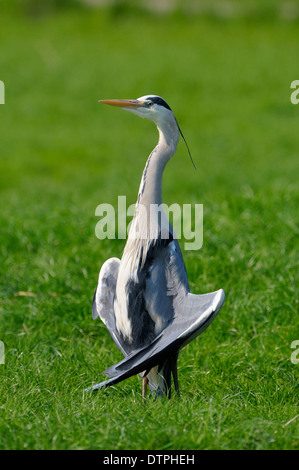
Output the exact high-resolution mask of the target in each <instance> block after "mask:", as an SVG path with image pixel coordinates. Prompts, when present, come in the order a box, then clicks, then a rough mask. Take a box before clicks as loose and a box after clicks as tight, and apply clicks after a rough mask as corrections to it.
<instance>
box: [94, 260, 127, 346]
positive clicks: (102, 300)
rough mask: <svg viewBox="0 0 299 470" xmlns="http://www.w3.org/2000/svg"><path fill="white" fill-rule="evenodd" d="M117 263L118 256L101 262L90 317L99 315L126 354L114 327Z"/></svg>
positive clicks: (121, 340) (117, 344) (118, 262)
mask: <svg viewBox="0 0 299 470" xmlns="http://www.w3.org/2000/svg"><path fill="white" fill-rule="evenodd" d="M119 264H120V260H119V259H118V258H110V259H108V260H107V261H105V263H104V264H103V266H102V268H101V270H100V274H99V281H98V285H97V288H96V290H95V293H94V296H93V302H92V318H93V319H94V320H95V319H96V318H97V317H100V319H101V320H102V322H103V323H104V324H105V325H106V327H107V329H108V331H109V333H110V335H111V337H112V339H113V341H114V342H115V344H116V346H117V347H118V348H119V349H120V350H121V352H122V353H123V354H124V355H126V354H127V353H126V352H125V344H124V342H123V339H122V337H121V336H120V335H119V334H118V331H117V329H116V325H115V314H114V299H115V290H116V282H117V276H118V269H119Z"/></svg>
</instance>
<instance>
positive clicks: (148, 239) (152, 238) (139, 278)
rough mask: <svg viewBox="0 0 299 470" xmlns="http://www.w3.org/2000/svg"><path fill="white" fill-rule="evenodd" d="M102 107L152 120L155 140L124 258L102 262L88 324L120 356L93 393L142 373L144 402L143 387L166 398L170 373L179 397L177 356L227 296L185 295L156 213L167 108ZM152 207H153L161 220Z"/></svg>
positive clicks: (168, 143)
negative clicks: (105, 335)
mask: <svg viewBox="0 0 299 470" xmlns="http://www.w3.org/2000/svg"><path fill="white" fill-rule="evenodd" d="M100 102H101V103H104V104H107V105H111V106H116V107H120V108H122V109H124V110H127V111H130V112H131V113H134V114H136V115H137V116H140V117H142V118H146V119H149V120H151V121H153V122H154V123H155V124H156V126H157V128H158V131H159V140H158V144H157V146H156V147H155V148H154V150H153V151H152V152H151V154H150V156H149V157H148V160H147V162H146V165H145V168H144V171H143V175H142V178H141V183H140V187H139V192H138V198H137V203H136V208H135V213H134V217H133V220H132V223H131V227H130V230H129V233H128V238H127V242H126V245H125V248H124V251H123V255H122V258H121V260H120V259H118V258H111V259H108V260H107V261H106V262H105V263H104V264H103V266H102V268H101V270H100V273H99V279H98V285H97V288H96V290H95V294H94V299H93V305H92V315H93V318H94V319H95V318H97V317H98V316H99V317H100V319H101V320H102V321H103V322H104V324H105V325H106V327H107V329H108V331H109V333H110V335H111V337H112V339H113V340H114V342H115V344H116V346H117V347H118V348H119V349H120V350H121V351H122V353H123V355H124V356H125V358H124V359H123V360H122V361H121V362H120V363H118V364H116V365H114V366H112V367H110V368H109V369H107V370H106V371H105V374H106V375H107V376H108V377H110V379H109V380H106V381H104V382H101V383H100V384H97V385H94V386H93V387H91V389H92V390H97V389H99V388H102V387H108V386H110V385H113V384H115V383H118V382H120V381H122V380H124V379H126V378H128V377H130V376H132V375H135V374H141V375H142V377H143V387H142V397H143V400H144V399H145V393H146V388H147V384H148V385H149V387H150V389H151V390H152V391H154V392H155V394H156V396H159V395H160V396H163V395H167V396H168V397H169V398H170V394H171V382H172V380H171V375H172V376H173V381H174V387H175V391H176V392H177V394H179V385H178V374H177V359H178V353H179V350H180V349H181V348H182V347H184V346H185V345H186V344H188V343H189V342H190V341H191V340H193V339H194V338H195V337H196V336H198V335H199V334H200V333H202V332H203V331H204V330H205V329H206V328H207V327H208V326H209V324H210V323H211V322H212V320H213V319H214V318H215V316H216V315H217V313H218V312H219V310H220V309H221V307H222V305H223V303H224V297H225V295H224V291H223V290H222V289H220V290H217V291H215V292H212V293H208V294H202V295H194V294H192V293H191V292H190V288H189V283H188V277H187V272H186V268H185V264H184V260H183V257H182V253H181V250H180V247H179V243H178V241H177V238H176V236H175V233H174V230H173V228H172V226H171V224H170V223H169V221H168V219H167V217H166V215H165V213H164V211H163V209H162V210H161V204H162V175H163V171H164V168H165V165H166V163H167V162H168V161H169V160H170V158H171V157H172V156H173V155H174V153H175V151H176V148H177V144H178V141H179V137H180V134H181V135H182V133H181V130H180V128H179V126H178V123H177V121H176V118H175V116H174V114H173V112H172V110H171V108H170V107H169V106H168V104H167V103H166V102H165V101H164V99H163V98H161V97H160V96H157V95H146V96H142V97H140V98H138V99H135V100H100ZM184 140H185V139H184ZM188 151H189V149H188ZM189 154H190V152H189ZM190 157H191V155H190ZM153 207H155V208H157V207H158V208H159V211H160V212H159V214H160V215H159V216H158V214H157V213H156V212H155V211H151V209H152V208H153ZM153 213H154V214H155V215H156V216H154V217H152V214H153ZM150 214H151V216H150ZM87 390H89V389H87Z"/></svg>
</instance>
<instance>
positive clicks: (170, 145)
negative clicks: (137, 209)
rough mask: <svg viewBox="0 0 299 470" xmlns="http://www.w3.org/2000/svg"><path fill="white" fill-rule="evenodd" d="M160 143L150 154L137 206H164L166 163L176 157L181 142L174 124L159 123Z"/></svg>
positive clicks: (174, 122)
mask: <svg viewBox="0 0 299 470" xmlns="http://www.w3.org/2000/svg"><path fill="white" fill-rule="evenodd" d="M157 127H158V131H159V141H158V144H157V146H156V147H155V148H154V150H153V151H152V153H151V154H150V156H149V158H148V160H147V162H146V165H145V168H144V171H143V175H142V179H141V183H140V187H139V193H138V201H137V204H143V205H144V206H145V207H149V205H150V204H158V205H160V204H162V178H163V171H164V168H165V166H166V163H167V162H168V161H169V160H170V158H171V157H172V156H173V155H174V153H175V151H176V148H177V144H178V141H179V130H178V127H177V124H176V121H175V118H173V122H166V123H165V122H163V123H157Z"/></svg>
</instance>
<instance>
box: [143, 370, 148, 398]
mask: <svg viewBox="0 0 299 470" xmlns="http://www.w3.org/2000/svg"><path fill="white" fill-rule="evenodd" d="M146 373H147V371H145V372H144V374H143V375H144V377H143V379H142V403H145V397H146V391H147V383H148V378H147V375H145V374H146Z"/></svg>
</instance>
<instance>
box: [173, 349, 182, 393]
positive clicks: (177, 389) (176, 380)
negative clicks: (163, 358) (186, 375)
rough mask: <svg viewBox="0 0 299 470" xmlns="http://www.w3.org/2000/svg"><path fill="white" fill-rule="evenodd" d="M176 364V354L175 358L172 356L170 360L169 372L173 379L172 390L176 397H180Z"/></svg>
mask: <svg viewBox="0 0 299 470" xmlns="http://www.w3.org/2000/svg"><path fill="white" fill-rule="evenodd" d="M177 363H178V354H176V355H175V356H172V358H171V372H172V377H173V383H174V389H175V391H176V393H177V395H178V397H180V389H179V378H178V368H177Z"/></svg>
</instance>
